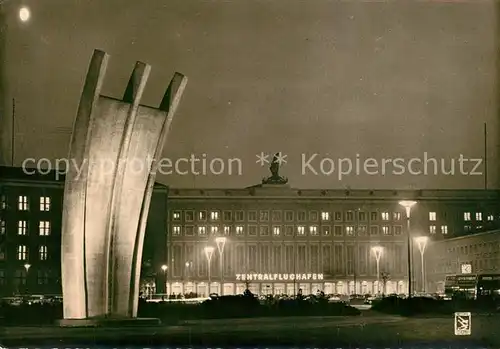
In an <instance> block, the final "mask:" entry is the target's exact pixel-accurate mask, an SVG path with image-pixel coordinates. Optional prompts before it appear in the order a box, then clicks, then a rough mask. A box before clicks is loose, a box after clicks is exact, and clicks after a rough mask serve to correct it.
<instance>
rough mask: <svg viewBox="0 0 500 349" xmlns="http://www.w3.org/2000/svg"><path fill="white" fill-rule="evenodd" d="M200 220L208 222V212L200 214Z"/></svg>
mask: <svg viewBox="0 0 500 349" xmlns="http://www.w3.org/2000/svg"><path fill="white" fill-rule="evenodd" d="M198 220H199V221H206V220H207V212H206V211H200V212H198Z"/></svg>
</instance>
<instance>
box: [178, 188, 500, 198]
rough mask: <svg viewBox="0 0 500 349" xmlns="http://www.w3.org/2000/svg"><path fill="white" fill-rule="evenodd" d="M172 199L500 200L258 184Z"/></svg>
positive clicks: (484, 194)
mask: <svg viewBox="0 0 500 349" xmlns="http://www.w3.org/2000/svg"><path fill="white" fill-rule="evenodd" d="M169 196H170V197H172V198H179V199H182V198H219V197H220V198H227V197H269V198H272V197H275V198H280V197H283V198H284V197H287V198H290V197H293V198H314V199H316V198H318V199H321V198H322V199H351V200H352V199H354V200H356V199H358V200H390V199H392V200H403V199H413V200H459V201H460V200H464V201H467V200H500V190H480V189H478V190H474V189H464V190H448V189H434V190H432V189H427V190H376V189H296V188H291V187H290V186H288V185H287V184H284V185H280V184H269V185H266V184H259V185H256V186H251V187H248V188H240V189H192V188H170V192H169Z"/></svg>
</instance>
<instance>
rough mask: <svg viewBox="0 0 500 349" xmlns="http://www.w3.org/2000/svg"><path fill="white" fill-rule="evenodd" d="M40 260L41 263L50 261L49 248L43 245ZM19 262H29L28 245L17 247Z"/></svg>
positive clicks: (39, 254) (40, 250) (39, 249)
mask: <svg viewBox="0 0 500 349" xmlns="http://www.w3.org/2000/svg"><path fill="white" fill-rule="evenodd" d="M38 258H39V259H40V260H41V261H46V260H47V259H48V248H47V246H45V245H41V246H40V247H39V248H38ZM17 260H19V261H27V260H28V247H27V246H26V245H19V246H17Z"/></svg>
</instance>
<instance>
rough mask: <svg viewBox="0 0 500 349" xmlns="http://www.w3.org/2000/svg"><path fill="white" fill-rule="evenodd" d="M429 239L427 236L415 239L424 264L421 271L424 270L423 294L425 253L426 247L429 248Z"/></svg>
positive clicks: (423, 275)
mask: <svg viewBox="0 0 500 349" xmlns="http://www.w3.org/2000/svg"><path fill="white" fill-rule="evenodd" d="M428 240H429V238H428V237H427V236H419V237H416V238H415V242H416V243H417V245H418V250H419V251H420V261H421V262H422V264H421V266H420V267H421V269H422V292H424V293H425V269H424V253H425V247H426V246H427V241H428Z"/></svg>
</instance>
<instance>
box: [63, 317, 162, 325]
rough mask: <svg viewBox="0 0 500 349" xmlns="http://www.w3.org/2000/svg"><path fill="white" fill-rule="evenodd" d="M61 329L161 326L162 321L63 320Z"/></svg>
mask: <svg viewBox="0 0 500 349" xmlns="http://www.w3.org/2000/svg"><path fill="white" fill-rule="evenodd" d="M57 325H58V326H61V327H142V326H158V325H161V321H160V319H155V318H112V317H109V318H106V317H102V318H89V319H62V320H58V321H57Z"/></svg>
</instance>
